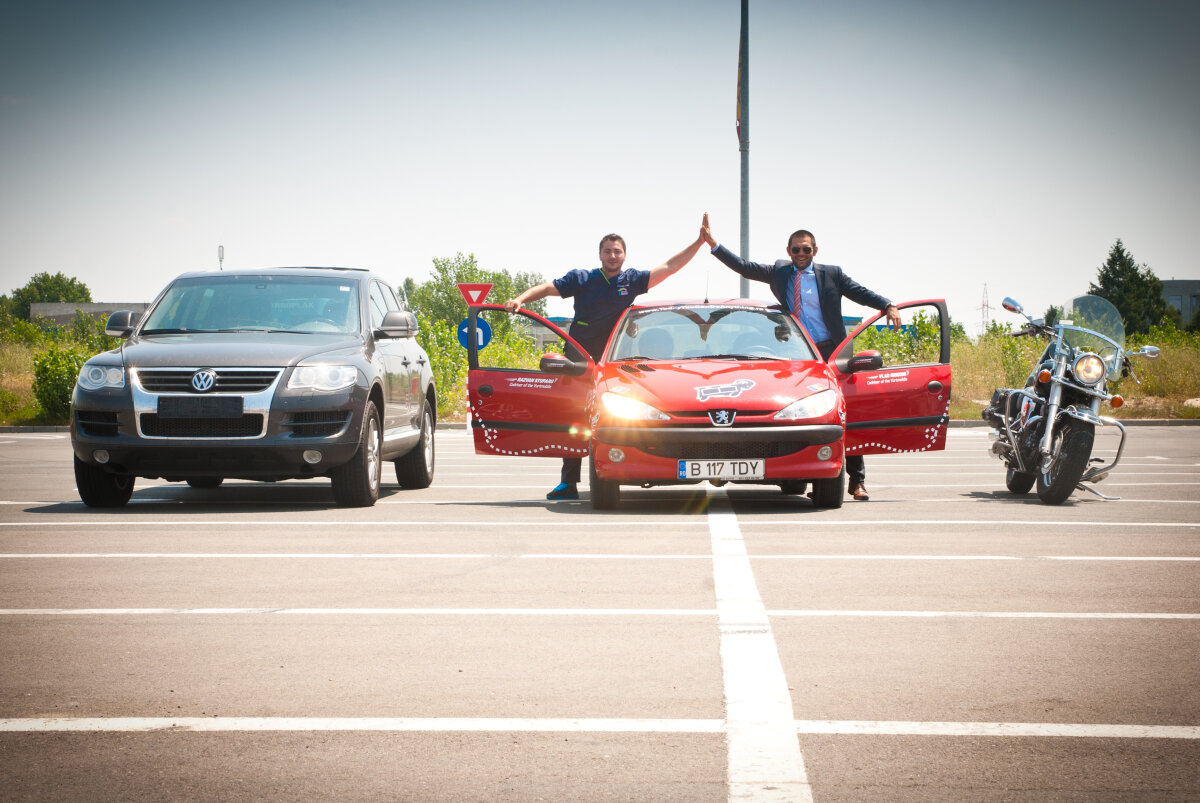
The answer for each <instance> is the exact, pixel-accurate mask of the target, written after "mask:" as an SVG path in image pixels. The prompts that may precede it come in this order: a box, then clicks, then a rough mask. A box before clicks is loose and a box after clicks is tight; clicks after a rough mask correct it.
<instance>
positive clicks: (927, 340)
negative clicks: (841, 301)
mask: <svg viewBox="0 0 1200 803" xmlns="http://www.w3.org/2000/svg"><path fill="white" fill-rule="evenodd" d="M897 307H898V308H899V310H900V317H901V320H902V321H903V324H904V326H903V329H901V330H900V331H893V330H892V329H891V328H890V327H889V326H887V319H886V318H885V317H884V314H883V313H882V312H879V313H876V314H875V315H874V317H870V318H866V319H864V320H863V323H862V324H860V325H859V326H858V327H856V328H855V329H854V331H853V332H851V333H850V336H849V337H847V338H846V339H845V340H844V341H842V343H841V344H840V345H839V346H838V347H837V350H835V351H834V352H833V356H832V357H831V358H830V360H829V364H830V367H831V368H832V369H833V371H834V374H835V375H836V376H837V380H838V384H839V385H841V387H842V393H843V394H844V395H845V397H846V454H890V453H894V452H928V451H940V450H942V449H945V448H946V426H947V422H948V421H949V417H950V416H949V413H950V316H949V315H948V314H947V313H946V302H945V301H943V300H940V299H938V300H927V301H909V302H906V303H904V304H898V305H897ZM863 352H868V354H863ZM870 352H875V353H877V354H878V355H879V356H878V357H875V355H874V354H870Z"/></svg>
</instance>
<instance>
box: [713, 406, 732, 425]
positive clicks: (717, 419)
mask: <svg viewBox="0 0 1200 803" xmlns="http://www.w3.org/2000/svg"><path fill="white" fill-rule="evenodd" d="M736 417H737V411H736V410H709V411H708V420H709V421H712V423H713V426H714V427H731V426H733V419H734V418H736Z"/></svg>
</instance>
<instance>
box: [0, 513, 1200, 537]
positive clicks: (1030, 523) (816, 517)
mask: <svg viewBox="0 0 1200 803" xmlns="http://www.w3.org/2000/svg"><path fill="white" fill-rule="evenodd" d="M797 512H799V511H797ZM670 515H672V516H674V518H665V517H664V518H654V519H633V518H623V517H619V516H597V517H594V518H584V519H575V518H573V519H572V520H571V526H572V527H618V528H620V529H622V530H623V531H624V532H623V533H614V535H615V534H624V535H628V536H630V537H637V538H640V537H642V533H641V532H639V529H642V528H650V527H685V526H689V527H698V526H707V521H706V520H705V519H700V518H698V517H697V516H695V515H693V514H687V513H679V514H670ZM185 523H186V524H187V525H188V526H192V525H195V526H205V527H220V528H221V529H222V530H224V529H228V528H231V527H295V528H300V527H305V528H307V527H318V528H321V529H330V528H333V527H347V528H350V527H362V528H377V527H397V526H404V527H408V528H410V529H411V528H414V527H421V528H424V527H456V528H468V530H469V529H471V528H480V527H544V526H546V523H547V520H546V519H541V520H532V521H513V520H506V521H416V520H413V519H401V520H379V521H334V520H320V519H314V520H305V519H240V520H236V521H230V520H229V519H199V518H196V519H188V520H187V521H186V522H181V521H179V520H178V519H142V518H113V517H112V516H104V517H103V518H88V519H80V518H75V519H72V520H63V521H0V527H24V528H27V529H30V530H33V529H37V528H39V527H72V528H79V527H87V528H88V529H93V528H99V527H134V526H137V527H169V528H171V529H172V530H178V529H179V527H180V526H181V525H183V524H185ZM798 524H830V525H836V526H838V527H856V526H861V527H878V526H879V525H881V524H887V525H888V526H889V527H890V528H892V529H893V530H894V529H896V528H897V527H901V526H906V527H907V526H922V527H929V526H942V525H958V526H966V527H979V526H993V525H995V526H1004V527H1021V528H1025V529H1028V528H1032V527H1078V528H1084V529H1088V528H1093V527H1119V528H1138V527H1143V528H1146V527H1167V528H1185V529H1197V528H1200V522H1195V523H1191V522H1158V521H1081V520H1078V519H1069V520H1061V521H1058V520H1047V519H904V520H902V521H889V520H887V519H843V518H839V517H838V512H837V511H816V510H805V511H804V512H803V515H801V516H797V517H794V518H790V519H759V518H748V519H743V520H742V521H741V522H740V525H741V526H742V527H751V526H753V527H764V526H770V527H781V526H787V527H795V526H797V525H798Z"/></svg>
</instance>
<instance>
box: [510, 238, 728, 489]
mask: <svg viewBox="0 0 1200 803" xmlns="http://www.w3.org/2000/svg"><path fill="white" fill-rule="evenodd" d="M703 243H704V238H703V236H700V237H697V238H696V241H695V242H693V243H692V244H691V245H689V246H688V247H687V248H685V249H683V250H682V251H680V252H679V253H678V254H676V255H675V256H673V257H671V258H670V259H668V260H667V261H666V262H664V263H663V264H661V265H659V266H658V267H656V268H651V269H650V270H634V269H632V268H631V269H629V270H622V268H623V266H624V265H625V239H624V238H623V237H621V236H620V235H619V234H607V235H605V236H604V238H603V239H602V240H600V267H599V268H592V269H591V270H573V271H569V272H567V273H566V274H565V275H564V276H562V277H561V278H558V279H555V280H554V281H551V282H544V283H542V284H539V285H537V286H536V287H531V288H529V289H528V290H526V291H525V292H524V293H521V295H519V296H517V297H516V298H514V299H512V300H510V301H508V302H506V303H505V304H504V308H505V309H507V310H508V311H509V312H515V311H516V310H518V309H520V308H521V307H522V306H523V305H525V304H528V303H530V302H531V301H537V300H539V299H542V298H546V297H547V296H559V297H561V298H573V299H575V302H574V303H575V319H574V320H573V321H572V322H571V328H570V330H569V331H568V332H567V334H569V335H570V336H571V337H572V338H573V339H574V340H576V341H577V342H578V343H579V345H581V346H583V348H584V349H585V350H586V351H587V353H588V354H589V355H591V357H592V359H593V360H599V359H600V355H601V354H602V353H603V351H604V346H605V345H606V344H607V343H608V337H609V335H611V334H612V330H613V327H614V326H616V325H617V319H618V318H620V317H621V313H623V312H624V311H625V310H626V309H628V308H629V306H630V305H631V304H633V300H634V299H635V298H637V297H638V296H639V295H641V294H642V293H645V292H646V291H647V290H649V289H650V288H651V287H654V286H655V285H657V284H659V283H660V282H662V281H663V279H666V278H667V277H668V276H670V275H671V274H673V273H675V271H677V270H679V269H680V268H682V267H683V266H684V265H686V264H687V263H688V262H690V261H691V259H692V257H694V256H695V255H696V252H697V251H699V250H700V246H701V244H703ZM582 467H583V459H582V458H579V457H564V458H563V465H562V475H561V480H562V481H561V482H560V483H559V484H558V485H557V486H555V487H554V489H553V490H552V491H550V493H548V494H546V498H547V499H578V498H579V477H580V474H581V473H582Z"/></svg>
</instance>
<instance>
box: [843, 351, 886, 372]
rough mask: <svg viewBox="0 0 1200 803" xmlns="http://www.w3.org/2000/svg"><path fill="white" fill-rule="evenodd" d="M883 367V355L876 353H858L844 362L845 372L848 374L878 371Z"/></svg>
mask: <svg viewBox="0 0 1200 803" xmlns="http://www.w3.org/2000/svg"><path fill="white" fill-rule="evenodd" d="M882 367H883V355H882V354H880V353H879V352H878V351H874V350H871V351H860V352H859V353H858V354H855V355H854V356H853V357H851V358H850V359H849V360H848V361H847V362H846V371H847V372H848V373H851V374H853V373H857V372H858V371H878V370H879V369H880V368H882Z"/></svg>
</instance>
